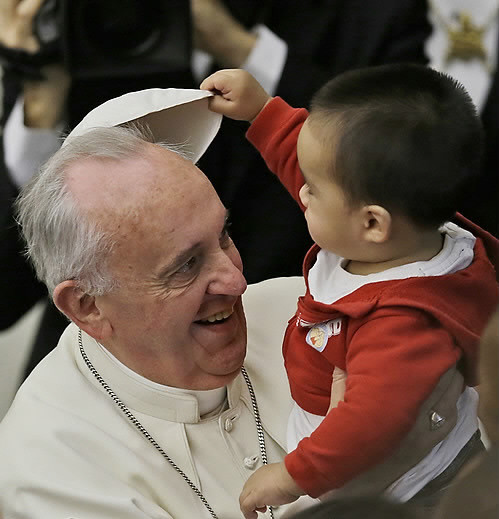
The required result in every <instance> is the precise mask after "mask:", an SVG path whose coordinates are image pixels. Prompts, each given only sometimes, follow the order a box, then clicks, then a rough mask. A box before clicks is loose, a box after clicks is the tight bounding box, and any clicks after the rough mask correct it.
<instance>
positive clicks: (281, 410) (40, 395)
mask: <svg viewBox="0 0 499 519" xmlns="http://www.w3.org/2000/svg"><path fill="white" fill-rule="evenodd" d="M303 292H304V283H303V279H302V278H299V277H297V278H279V279H275V280H269V281H264V282H261V283H257V284H255V285H252V286H250V287H249V288H248V290H247V292H246V294H245V295H244V298H243V299H244V307H245V310H246V317H247V321H248V355H247V359H246V362H245V366H246V369H247V371H248V373H249V375H250V378H251V381H252V383H253V387H254V389H255V392H256V398H257V401H258V406H259V410H260V416H261V420H262V425H263V428H264V430H265V440H266V446H267V456H268V461H269V462H270V463H271V462H276V461H280V460H281V459H282V458H283V456H284V454H285V442H286V423H287V417H288V414H289V411H290V408H291V397H290V394H289V388H288V383H287V379H286V375H285V371H284V366H283V359H282V354H281V344H282V338H283V333H284V330H285V327H286V323H287V320H288V319H289V317H290V316H291V315H293V314H294V312H295V310H296V301H297V298H298V296H299V295H301V294H303ZM83 340H84V348H85V351H86V353H87V355H88V357H89V359H90V361H91V362H92V364H93V365H94V366H95V368H96V369H97V371H98V372H99V373H100V375H101V376H102V377H103V378H104V380H105V381H106V382H107V384H109V386H110V387H111V388H112V389H113V391H114V392H115V393H116V394H117V395H118V397H119V398H120V399H121V400H122V401H123V402H124V403H125V404H126V405H127V406H128V407H129V409H130V410H131V411H132V413H133V414H134V415H135V416H136V417H137V418H138V420H139V421H140V422H141V423H142V424H143V425H144V427H145V428H146V429H147V430H148V431H149V433H150V434H151V435H152V436H153V437H154V438H155V439H156V441H157V442H158V443H159V445H160V446H161V447H162V448H163V449H164V450H165V451H166V453H167V454H168V455H169V456H170V457H171V458H172V459H173V460H174V461H175V463H176V464H177V465H178V466H179V467H180V468H181V469H182V470H183V471H184V472H185V473H186V474H187V475H188V477H189V478H190V479H191V480H192V481H193V482H194V484H195V485H196V486H198V488H200V489H201V491H202V493H203V494H204V496H205V497H206V498H207V500H208V502H209V503H210V505H211V506H212V508H213V509H214V511H215V513H216V514H217V516H218V517H219V518H220V519H235V518H241V517H242V515H241V512H240V510H239V503H238V497H239V493H240V491H241V489H242V487H243V484H244V482H245V480H246V479H247V478H248V477H249V476H250V475H251V474H252V473H253V472H254V470H255V469H256V468H258V467H260V466H261V464H262V461H261V457H260V451H259V446H258V440H257V432H256V427H255V421H254V418H253V412H252V408H251V400H250V396H249V392H248V389H247V387H246V384H245V382H244V380H243V378H242V376H239V377H237V378H236V380H234V382H233V383H231V384H230V386H229V387H228V392H227V395H228V406H226V408H225V410H222V411H221V412H219V413H216V414H215V416H212V417H210V418H205V419H200V416H199V411H198V401H197V399H196V397H195V396H192V395H186V394H178V393H176V392H172V391H168V390H167V388H164V387H158V385H151V384H147V383H141V381H140V378H138V377H136V376H130V374H129V373H127V371H126V370H123V369H120V367H119V365H118V364H117V363H116V362H114V361H113V359H112V358H111V357H110V356H109V355H107V354H106V352H105V351H103V349H102V347H100V346H99V345H98V343H97V342H95V341H94V340H93V339H92V338H90V337H89V336H87V335H86V334H83ZM255 459H256V463H255V464H254V465H253V461H254V460H255ZM284 508H285V507H280V509H277V510H276V511H275V516H276V517H280V515H281V514H282V512H283V510H284ZM0 517H3V519H69V518H71V519H98V518H106V519H131V518H134V519H139V518H151V519H152V518H154V519H167V518H170V519H188V518H194V517H195V518H208V517H210V514H209V513H208V511H207V509H206V508H205V507H204V505H203V504H202V503H201V501H200V500H199V498H198V497H197V496H196V495H195V494H194V492H193V491H192V490H191V488H190V487H189V486H188V485H187V483H186V482H185V481H184V480H183V479H182V477H181V476H180V475H179V474H178V473H177V472H175V470H174V469H173V468H172V467H171V466H170V465H169V464H168V462H167V461H166V460H165V459H164V458H163V457H162V456H161V455H160V453H159V452H158V451H157V450H156V449H155V448H154V447H152V445H150V444H149V443H148V442H147V440H146V439H145V438H144V437H143V436H142V434H141V433H139V432H138V431H137V429H136V428H135V427H134V426H133V425H132V424H131V423H130V421H129V420H128V419H127V418H126V417H125V416H124V415H123V413H122V412H121V411H120V410H119V409H118V408H117V406H116V404H115V403H114V402H113V401H112V400H111V398H110V397H109V396H108V395H107V393H105V391H104V389H103V388H102V387H101V386H100V384H99V382H98V381H97V380H96V379H95V377H94V376H93V375H92V373H91V372H90V371H89V369H88V367H87V366H86V364H85V363H84V362H83V359H82V357H81V355H80V351H79V348H78V329H77V327H76V326H75V325H74V324H71V325H69V326H68V328H67V329H66V331H65V332H64V334H63V335H62V337H61V340H60V342H59V344H58V346H57V348H56V349H55V350H54V351H53V352H52V353H51V354H49V355H48V357H47V358H46V359H44V360H43V361H42V362H41V363H40V365H39V366H38V367H37V368H36V369H35V370H34V372H33V373H32V374H31V375H30V376H29V378H28V379H27V380H26V382H25V383H24V384H23V385H22V387H21V388H20V389H19V391H18V393H17V396H16V398H15V400H14V402H13V404H12V406H11V408H10V410H9V412H8V413H7V415H6V417H5V418H4V419H3V421H2V422H1V423H0Z"/></svg>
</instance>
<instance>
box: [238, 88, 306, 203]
mask: <svg viewBox="0 0 499 519" xmlns="http://www.w3.org/2000/svg"><path fill="white" fill-rule="evenodd" d="M307 117H308V112H307V111H306V110H305V109H304V108H291V106H289V105H288V104H287V103H286V102H285V101H284V100H282V99H281V98H280V97H274V99H272V101H270V103H268V104H267V106H265V108H264V109H263V110H262V111H261V112H260V114H259V115H258V117H257V118H256V119H255V120H254V121H253V124H252V125H251V126H250V128H249V130H248V131H247V133H246V137H247V138H248V140H249V141H250V142H251V144H253V146H255V148H256V149H257V150H258V151H259V152H260V154H261V156H262V158H263V159H264V160H265V162H266V164H267V167H268V168H269V169H270V171H272V172H273V173H275V174H276V175H277V176H278V177H279V180H280V181H281V182H282V184H283V185H284V187H285V188H286V189H287V190H288V191H289V193H290V194H291V196H292V197H293V198H294V199H295V200H296V201H297V202H298V204H299V205H300V207H301V208H302V210H303V209H304V207H303V206H302V204H301V202H300V199H299V196H298V193H299V192H300V188H301V187H302V186H303V184H304V181H303V175H302V173H301V171H300V166H299V164H298V158H297V155H296V143H297V141H298V134H299V133H300V130H301V127H302V125H303V123H304V122H305V119H306V118H307Z"/></svg>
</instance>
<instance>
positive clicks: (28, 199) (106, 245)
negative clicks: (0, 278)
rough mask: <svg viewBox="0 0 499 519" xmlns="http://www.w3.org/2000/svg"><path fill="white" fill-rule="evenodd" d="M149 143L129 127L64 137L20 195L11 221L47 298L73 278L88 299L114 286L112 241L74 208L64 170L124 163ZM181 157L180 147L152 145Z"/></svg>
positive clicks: (144, 131)
mask: <svg viewBox="0 0 499 519" xmlns="http://www.w3.org/2000/svg"><path fill="white" fill-rule="evenodd" d="M146 143H155V142H154V137H153V135H152V133H151V132H150V130H149V129H148V128H147V127H142V126H139V125H137V124H129V125H126V126H122V127H111V128H95V129H92V130H89V131H88V132H86V133H84V134H83V135H80V136H77V137H73V138H69V139H67V140H66V142H65V145H64V146H63V147H62V148H61V149H60V150H58V151H57V152H56V153H55V154H54V155H53V156H52V157H51V158H50V159H49V160H48V161H47V162H46V163H45V164H44V165H43V166H42V168H41V169H40V171H39V172H38V173H37V174H36V175H35V176H34V178H33V179H32V180H31V182H29V184H27V185H26V186H25V187H24V188H23V190H22V191H21V193H20V195H19V197H18V199H17V200H16V217H17V221H18V223H19V224H20V226H21V230H22V233H23V236H24V239H25V242H26V255H27V256H28V257H29V259H30V260H31V262H32V263H33V266H34V268H35V271H36V275H37V276H38V278H39V279H40V280H41V281H43V282H44V283H45V285H46V286H47V289H48V291H49V295H50V296H51V297H52V294H53V292H54V289H55V287H56V286H57V285H58V284H59V283H61V282H63V281H66V280H70V279H71V280H76V281H77V283H78V286H79V288H80V289H81V290H82V291H84V292H85V293H87V294H89V295H94V296H95V295H103V294H105V293H108V292H110V291H112V290H113V289H114V288H116V287H117V280H116V279H114V278H113V276H112V275H111V272H110V270H109V265H108V260H109V253H110V252H111V250H112V249H113V246H114V239H113V236H112V234H111V233H110V232H109V231H105V230H104V229H102V228H101V227H100V226H99V222H96V221H92V220H91V219H90V218H88V216H87V215H86V214H85V211H83V210H82V208H81V207H80V206H79V205H78V202H77V200H75V199H74V197H73V195H72V193H71V192H70V190H69V189H68V186H67V183H66V172H67V170H68V167H69V166H71V165H72V164H73V163H75V162H76V161H79V160H82V159H86V158H100V159H115V160H126V159H128V158H135V157H138V156H143V155H144V154H145V149H146ZM155 144H157V145H159V146H161V147H163V148H166V149H168V150H170V151H173V152H176V153H178V154H180V155H181V156H183V157H184V158H187V157H186V154H185V153H184V152H183V150H182V147H181V145H171V144H166V143H160V142H158V143H155Z"/></svg>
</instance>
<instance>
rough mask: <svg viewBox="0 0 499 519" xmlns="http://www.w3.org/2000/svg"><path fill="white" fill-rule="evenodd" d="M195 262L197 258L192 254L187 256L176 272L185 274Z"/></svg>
mask: <svg viewBox="0 0 499 519" xmlns="http://www.w3.org/2000/svg"><path fill="white" fill-rule="evenodd" d="M196 264H197V258H196V257H195V256H192V258H189V259H188V260H187V261H186V262H185V263H184V264H183V265H182V266H181V267H180V268H179V269H178V270H177V271H176V274H187V273H188V272H190V271H191V270H192V269H193V268H194V267H195V266H196Z"/></svg>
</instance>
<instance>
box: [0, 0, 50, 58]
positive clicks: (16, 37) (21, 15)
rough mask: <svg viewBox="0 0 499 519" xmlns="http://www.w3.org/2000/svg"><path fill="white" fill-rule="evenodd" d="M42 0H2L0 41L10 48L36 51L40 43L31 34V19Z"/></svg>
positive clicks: (0, 3) (0, 8)
mask: <svg viewBox="0 0 499 519" xmlns="http://www.w3.org/2000/svg"><path fill="white" fill-rule="evenodd" d="M43 2H44V0H2V1H1V2H0V43H1V44H2V45H4V46H5V47H9V48H11V49H20V50H24V51H26V52H30V53H36V52H37V51H38V50H39V49H40V44H39V42H38V40H37V39H36V37H35V35H34V34H33V20H34V18H35V16H36V14H37V13H38V10H39V9H40V7H41V5H42V4H43Z"/></svg>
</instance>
